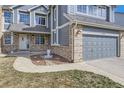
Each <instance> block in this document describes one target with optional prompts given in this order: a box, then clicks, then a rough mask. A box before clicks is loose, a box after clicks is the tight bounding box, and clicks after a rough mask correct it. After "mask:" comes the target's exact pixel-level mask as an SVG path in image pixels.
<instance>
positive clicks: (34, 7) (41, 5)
mask: <svg viewBox="0 0 124 93" xmlns="http://www.w3.org/2000/svg"><path fill="white" fill-rule="evenodd" d="M39 6H42V5H37V6H34V7H31V8H29V9H28V11H31V10H32V9H34V8H37V7H39Z"/></svg>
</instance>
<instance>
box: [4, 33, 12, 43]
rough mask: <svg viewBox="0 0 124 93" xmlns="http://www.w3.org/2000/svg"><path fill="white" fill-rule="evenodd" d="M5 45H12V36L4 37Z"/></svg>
mask: <svg viewBox="0 0 124 93" xmlns="http://www.w3.org/2000/svg"><path fill="white" fill-rule="evenodd" d="M4 43H5V44H11V35H9V34H8V35H4Z"/></svg>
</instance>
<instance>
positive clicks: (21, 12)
mask: <svg viewBox="0 0 124 93" xmlns="http://www.w3.org/2000/svg"><path fill="white" fill-rule="evenodd" d="M27 13H29V14H27ZM20 14H25V15H29V26H30V12H26V13H23V11H19V12H18V17H19V20H18V22H19V23H20V24H21V22H20ZM25 25H26V24H25Z"/></svg>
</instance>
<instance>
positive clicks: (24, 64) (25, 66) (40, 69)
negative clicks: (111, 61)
mask: <svg viewBox="0 0 124 93" xmlns="http://www.w3.org/2000/svg"><path fill="white" fill-rule="evenodd" d="M13 67H14V68H15V69H16V70H17V71H21V72H27V73H44V72H56V71H65V70H82V71H90V72H94V73H96V74H100V75H104V76H107V77H109V78H110V79H112V80H114V81H116V82H118V83H120V84H123V85H124V79H123V78H121V77H119V76H117V75H115V74H112V73H110V72H107V71H105V70H102V69H100V68H97V67H95V66H92V65H89V64H87V63H70V64H61V65H50V66H36V65H34V64H33V63H32V62H31V59H30V57H17V59H16V60H15V62H14V64H13Z"/></svg>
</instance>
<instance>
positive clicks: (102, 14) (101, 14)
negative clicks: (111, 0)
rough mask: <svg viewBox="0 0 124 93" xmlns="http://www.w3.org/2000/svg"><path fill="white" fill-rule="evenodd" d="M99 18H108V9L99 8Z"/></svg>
mask: <svg viewBox="0 0 124 93" xmlns="http://www.w3.org/2000/svg"><path fill="white" fill-rule="evenodd" d="M98 16H100V17H106V8H105V7H104V6H99V7H98Z"/></svg>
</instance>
